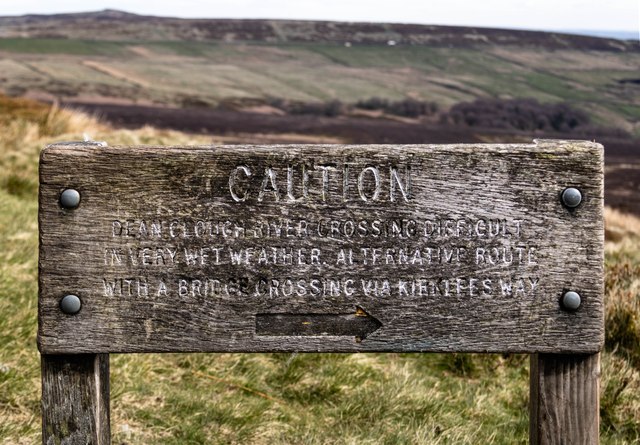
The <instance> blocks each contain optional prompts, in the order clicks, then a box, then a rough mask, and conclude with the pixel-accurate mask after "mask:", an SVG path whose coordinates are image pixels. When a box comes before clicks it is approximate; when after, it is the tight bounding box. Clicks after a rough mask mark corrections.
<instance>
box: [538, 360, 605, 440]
mask: <svg viewBox="0 0 640 445" xmlns="http://www.w3.org/2000/svg"><path fill="white" fill-rule="evenodd" d="M599 381H600V354H575V355H562V354H533V355H531V399H530V418H529V425H530V429H529V438H530V442H531V444H532V445H542V444H545V445H546V444H566V445H569V444H580V445H583V444H585V445H586V444H589V445H591V444H597V443H598V442H599V432H598V430H599V426H600V421H599V419H600V414H599V411H600V398H599V396H600V392H599Z"/></svg>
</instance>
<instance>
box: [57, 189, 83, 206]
mask: <svg viewBox="0 0 640 445" xmlns="http://www.w3.org/2000/svg"><path fill="white" fill-rule="evenodd" d="M60 205H61V206H62V207H64V208H65V209H75V208H76V207H78V206H79V205H80V193H79V192H78V191H77V190H75V189H66V190H65V191H63V192H62V193H61V194H60Z"/></svg>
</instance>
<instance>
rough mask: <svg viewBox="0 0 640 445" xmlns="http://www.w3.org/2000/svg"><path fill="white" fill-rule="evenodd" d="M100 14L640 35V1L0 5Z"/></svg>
mask: <svg viewBox="0 0 640 445" xmlns="http://www.w3.org/2000/svg"><path fill="white" fill-rule="evenodd" d="M101 9H119V10H123V11H127V12H133V13H137V14H146V15H159V16H172V17H185V18H273V19H305V20H340V21H371V22H401V23H420V24H434V25H459V26H481V27H498V28H514V29H539V30H607V31H631V32H636V33H637V32H640V0H511V1H508V0H438V1H430V0H393V1H382V0H319V1H318V0H316V1H312V0H208V1H207V0H155V1H153V2H150V1H149V0H56V1H51V0H20V1H15V0H0V16H3V15H21V14H28V13H34V14H51V13H61V12H85V11H97V10H101Z"/></svg>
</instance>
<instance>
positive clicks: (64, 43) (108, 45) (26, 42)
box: [0, 38, 123, 56]
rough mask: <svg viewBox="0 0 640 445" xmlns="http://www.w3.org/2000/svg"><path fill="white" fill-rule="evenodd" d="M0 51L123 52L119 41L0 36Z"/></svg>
mask: <svg viewBox="0 0 640 445" xmlns="http://www.w3.org/2000/svg"><path fill="white" fill-rule="evenodd" d="M0 51H9V52H14V53H24V54H70V55H79V56H88V55H99V56H116V55H121V54H122V53H123V45H122V43H120V42H102V41H96V40H71V39H45V38H41V39H26V38H0Z"/></svg>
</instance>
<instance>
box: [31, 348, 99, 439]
mask: <svg viewBox="0 0 640 445" xmlns="http://www.w3.org/2000/svg"><path fill="white" fill-rule="evenodd" d="M41 361H42V443H43V444H44V445H54V444H55V445H108V444H109V443H110V425H109V355H108V354H76V355H46V354H43V355H42V358H41Z"/></svg>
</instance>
